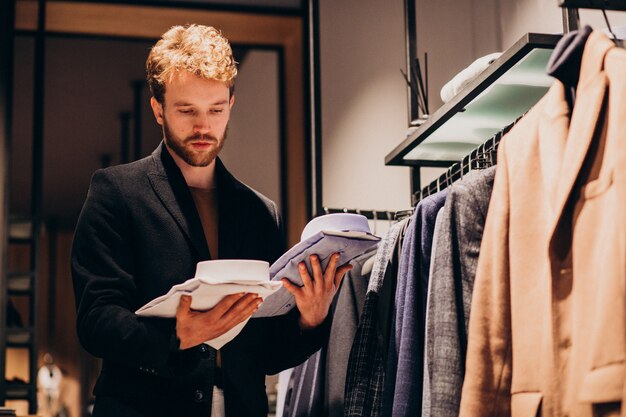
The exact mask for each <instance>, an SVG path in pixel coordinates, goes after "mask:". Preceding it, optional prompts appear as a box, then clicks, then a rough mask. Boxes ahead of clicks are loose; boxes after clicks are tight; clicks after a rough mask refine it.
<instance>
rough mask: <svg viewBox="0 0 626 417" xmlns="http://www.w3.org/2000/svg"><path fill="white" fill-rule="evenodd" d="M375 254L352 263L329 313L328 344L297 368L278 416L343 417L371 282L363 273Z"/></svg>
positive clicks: (364, 256) (370, 253)
mask: <svg viewBox="0 0 626 417" xmlns="http://www.w3.org/2000/svg"><path fill="white" fill-rule="evenodd" d="M375 253H376V250H370V251H369V252H367V253H365V254H363V255H361V256H359V257H358V258H356V259H354V260H353V261H352V262H351V264H352V266H353V268H352V270H350V271H348V272H347V273H346V275H345V276H344V277H343V279H342V280H341V284H340V286H339V289H338V290H337V295H336V297H335V299H334V301H333V305H332V306H331V310H330V313H329V314H331V315H332V324H331V327H330V337H329V339H328V344H327V345H326V346H324V347H322V349H321V350H319V351H317V352H316V353H315V354H314V355H312V356H311V357H310V358H309V359H307V360H306V361H305V362H304V363H302V364H301V365H299V366H297V367H296V368H294V370H293V373H292V374H291V378H290V381H289V387H288V390H287V394H286V396H285V397H286V398H285V402H284V404H283V407H282V408H281V410H283V411H282V413H281V414H278V413H277V415H280V416H282V417H316V416H322V415H323V416H329V417H332V416H337V417H341V416H343V402H344V390H345V386H346V372H347V368H348V358H349V355H350V349H351V348H352V343H353V341H354V335H355V333H356V328H357V325H358V322H359V317H360V314H361V311H362V310H363V303H364V302H365V294H366V292H367V284H368V281H369V273H368V274H366V275H363V273H362V271H363V266H364V264H365V262H366V261H367V260H368V259H369V258H371V257H372V256H374V255H375ZM370 272H371V271H370Z"/></svg>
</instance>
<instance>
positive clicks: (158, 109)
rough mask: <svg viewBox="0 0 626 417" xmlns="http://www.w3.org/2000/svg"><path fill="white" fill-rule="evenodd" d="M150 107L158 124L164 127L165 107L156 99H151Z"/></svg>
mask: <svg viewBox="0 0 626 417" xmlns="http://www.w3.org/2000/svg"><path fill="white" fill-rule="evenodd" d="M150 106H151V107H152V113H154V118H155V119H156V121H157V123H158V124H160V125H161V126H163V106H162V105H161V103H159V102H158V101H157V99H156V98H154V97H152V98H150Z"/></svg>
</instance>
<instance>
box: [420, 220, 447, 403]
mask: <svg viewBox="0 0 626 417" xmlns="http://www.w3.org/2000/svg"><path fill="white" fill-rule="evenodd" d="M442 215H443V210H439V213H437V220H435V230H434V234H433V250H432V252H431V256H432V259H433V260H434V259H436V258H437V246H438V245H439V243H438V240H439V236H440V233H439V230H440V229H441V218H442V217H443V216H442ZM433 266H434V262H433V263H431V264H430V269H431V271H432V269H433ZM431 275H432V273H431ZM432 285H433V280H432V279H431V280H429V281H428V294H431V292H432V290H431V287H432ZM430 302H431V299H430V295H429V297H428V298H427V300H426V323H428V311H429V310H430ZM430 337H432V336H430ZM428 338H429V334H428V329H426V331H425V334H424V388H423V391H422V413H424V411H425V410H430V391H431V389H430V375H429V372H430V370H429V367H428V366H427V364H426V361H427V360H428V357H427V356H426V355H428V350H427V347H428V346H429V344H430V341H429V340H428Z"/></svg>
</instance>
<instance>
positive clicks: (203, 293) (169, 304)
mask: <svg viewBox="0 0 626 417" xmlns="http://www.w3.org/2000/svg"><path fill="white" fill-rule="evenodd" d="M281 287H282V283H281V282H272V281H269V264H268V263H267V262H264V261H254V260H238V259H237V260H230V259H225V260H215V261H204V262H199V263H198V265H197V267H196V276H195V277H194V278H191V279H189V280H187V281H185V282H183V283H182V284H178V285H174V286H173V287H172V288H171V289H170V291H169V292H168V293H167V294H165V295H162V296H160V297H157V298H155V299H154V300H152V301H150V302H149V303H148V304H146V305H144V306H143V307H141V308H140V309H139V310H137V311H136V312H135V313H136V314H137V315H139V316H150V317H175V316H176V309H177V307H178V303H179V301H180V297H181V295H184V294H187V295H190V296H191V297H192V300H191V308H192V309H194V310H209V309H211V308H213V307H215V305H216V304H217V303H218V302H219V301H220V300H221V299H222V298H224V297H226V296H227V295H230V294H236V293H241V292H247V293H256V294H258V295H259V297H262V298H265V297H267V296H268V295H270V294H272V293H274V292H276V291H277V290H278V289H279V288H281ZM247 322H248V320H245V321H243V322H242V323H239V324H238V325H237V326H235V327H233V328H232V329H231V330H229V331H228V332H226V333H224V334H223V335H221V336H219V337H217V338H215V339H211V340H208V341H207V342H205V343H206V344H208V345H209V346H211V347H213V348H215V349H220V348H221V347H222V346H224V345H225V344H226V343H228V342H230V341H231V340H233V339H234V338H235V336H237V335H238V334H239V332H241V330H242V329H243V327H244V326H245V325H246V323H247Z"/></svg>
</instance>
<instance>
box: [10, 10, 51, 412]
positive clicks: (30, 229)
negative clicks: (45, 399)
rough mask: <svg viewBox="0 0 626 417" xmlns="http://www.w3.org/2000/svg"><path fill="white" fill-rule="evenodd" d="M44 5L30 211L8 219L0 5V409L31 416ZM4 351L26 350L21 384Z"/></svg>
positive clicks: (12, 15)
mask: <svg viewBox="0 0 626 417" xmlns="http://www.w3.org/2000/svg"><path fill="white" fill-rule="evenodd" d="M45 3H46V2H45V0H38V24H37V31H36V34H35V54H34V56H35V62H34V68H35V74H34V86H33V87H34V88H33V94H34V105H33V143H32V149H33V151H32V183H31V185H32V187H31V208H30V212H29V213H24V214H23V215H22V217H12V216H10V213H9V212H10V209H9V207H10V205H9V203H8V201H9V193H8V186H9V183H10V182H9V179H8V177H9V166H10V155H11V137H12V125H11V124H12V112H11V108H12V100H13V91H12V85H13V73H12V67H13V45H14V39H15V28H14V25H15V21H14V19H15V2H3V6H2V8H1V10H0V15H2V19H1V23H0V26H1V27H0V35H1V36H0V42H1V43H2V47H3V48H1V49H2V51H3V55H2V58H3V59H4V62H5V63H8V64H7V65H4V66H3V67H6V68H4V69H3V70H2V74H1V76H2V81H3V82H2V83H0V84H2V85H3V87H2V91H0V112H1V114H0V117H1V118H2V123H1V127H2V129H1V130H0V147H1V150H2V155H1V156H2V161H3V168H2V172H1V173H0V177H1V179H2V181H1V184H2V185H1V186H2V187H3V189H2V195H3V198H4V203H3V204H2V213H1V214H2V217H1V218H2V219H3V220H2V243H1V244H2V245H3V246H2V252H1V253H2V255H1V259H2V265H1V267H0V406H2V405H4V404H5V402H6V401H8V400H22V401H26V402H28V413H29V414H35V413H36V412H37V365H38V354H37V329H38V323H37V307H38V300H37V281H38V280H37V277H38V271H39V252H40V239H39V238H40V230H41V225H42V221H41V218H42V197H43V92H44V63H45V60H44V58H45V39H44V33H45V11H46V8H45ZM9 253H13V254H18V253H19V254H20V257H23V258H24V260H25V262H23V263H21V264H20V266H17V265H12V264H11V263H10V262H9ZM13 299H15V300H18V299H21V301H22V302H21V303H20V304H21V305H22V306H27V310H28V312H27V317H28V318H27V320H25V321H24V322H22V323H10V325H9V323H7V321H8V316H7V314H6V312H7V307H8V304H9V300H13ZM9 349H14V350H22V351H26V353H25V354H24V356H23V357H25V358H27V359H26V360H27V362H28V363H27V366H28V377H27V380H25V381H22V380H21V379H17V380H7V375H6V369H7V367H6V364H7V354H8V350H9Z"/></svg>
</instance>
